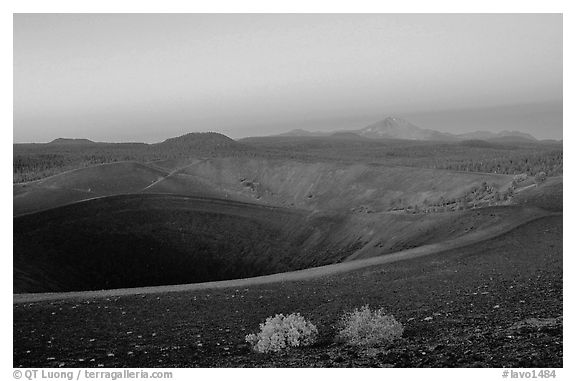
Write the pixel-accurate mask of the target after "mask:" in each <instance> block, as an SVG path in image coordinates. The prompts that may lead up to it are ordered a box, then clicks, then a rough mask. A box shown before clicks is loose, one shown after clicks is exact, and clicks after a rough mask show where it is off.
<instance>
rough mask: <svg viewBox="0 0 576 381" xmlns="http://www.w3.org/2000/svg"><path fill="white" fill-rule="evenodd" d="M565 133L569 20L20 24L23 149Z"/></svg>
mask: <svg viewBox="0 0 576 381" xmlns="http://www.w3.org/2000/svg"><path fill="white" fill-rule="evenodd" d="M387 115H400V116H405V117H406V118H407V119H409V120H410V121H411V122H413V123H415V124H417V125H419V126H420V127H423V128H433V129H438V130H440V131H446V132H469V131H473V130H478V129H484V130H502V129H508V130H520V131H525V132H529V133H532V134H533V135H534V136H536V137H538V138H555V139H560V138H562V16H561V15H558V14H556V15H555V14H546V15H538V14H522V15H513V14H510V15H480V14H476V15H462V14H461V15H442V14H440V15H418V14H406V15H394V14H382V15H378V14H369V15H366V14H348V15H321V14H319V15H303V14H294V15H291V14H277V15H263V14H260V15H240V14H236V15H229V14H212V15H211V14H140V15H130V14H112V15H106V14H104V15H102V14H82V15H75V14H40V15H32V14H19V15H15V16H14V141H15V142H45V141H50V140H52V139H54V138H57V137H78V138H88V139H92V140H96V141H144V142H156V141H161V140H164V139H166V138H168V137H173V136H177V135H181V134H184V133H187V132H194V131H218V132H222V133H225V134H227V135H229V136H231V137H234V138H237V137H243V136H250V135H269V134H274V133H278V132H284V131H286V130H289V129H293V128H305V129H310V130H331V129H352V128H361V127H364V126H365V125H367V124H370V123H372V122H375V121H377V120H379V119H381V118H383V117H385V116H387Z"/></svg>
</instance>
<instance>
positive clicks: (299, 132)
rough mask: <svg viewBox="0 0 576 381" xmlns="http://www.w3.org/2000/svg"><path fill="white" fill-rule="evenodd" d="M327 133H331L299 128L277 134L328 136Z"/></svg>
mask: <svg viewBox="0 0 576 381" xmlns="http://www.w3.org/2000/svg"><path fill="white" fill-rule="evenodd" d="M327 135H330V133H329V132H328V133H326V132H320V131H306V130H303V129H301V128H297V129H295V130H291V131H288V132H285V133H283V134H280V135H277V136H327Z"/></svg>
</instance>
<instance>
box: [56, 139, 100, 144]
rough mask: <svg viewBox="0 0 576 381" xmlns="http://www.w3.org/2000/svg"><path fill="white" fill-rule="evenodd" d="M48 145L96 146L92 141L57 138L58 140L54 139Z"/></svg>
mask: <svg viewBox="0 0 576 381" xmlns="http://www.w3.org/2000/svg"><path fill="white" fill-rule="evenodd" d="M48 144H54V145H57V144H58V145H81V144H96V143H95V142H93V141H92V140H88V139H69V138H58V139H54V140H52V141H51V142H50V143H48Z"/></svg>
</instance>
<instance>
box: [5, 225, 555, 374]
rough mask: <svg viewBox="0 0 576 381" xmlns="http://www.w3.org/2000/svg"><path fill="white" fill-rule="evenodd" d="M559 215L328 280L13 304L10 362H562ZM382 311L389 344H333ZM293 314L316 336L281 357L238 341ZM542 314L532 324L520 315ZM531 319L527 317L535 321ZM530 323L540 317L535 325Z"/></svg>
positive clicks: (550, 364)
mask: <svg viewBox="0 0 576 381" xmlns="http://www.w3.org/2000/svg"><path fill="white" fill-rule="evenodd" d="M562 277H563V272H562V217H561V216H555V217H547V218H543V219H540V220H537V221H534V222H531V223H528V224H527V225H524V226H522V227H520V228H517V229H516V230H514V231H512V232H510V233H507V234H505V235H503V236H500V237H498V238H494V239H492V240H489V241H485V242H483V243H480V244H476V245H473V246H469V247H466V248H463V249H457V250H452V251H448V252H444V253H440V254H437V255H431V256H427V257H422V258H416V259H412V260H407V261H401V262H396V263H392V264H387V265H380V266H375V267H371V268H368V269H363V270H358V271H354V272H350V273H346V274H338V275H336V276H328V277H324V278H318V279H314V280H308V281H295V282H287V283H275V284H268V285H261V286H253V287H249V288H242V289H220V290H203V291H193V292H179V293H167V294H157V295H147V296H142V295H135V296H123V297H114V298H108V299H87V300H65V301H55V302H54V301H53V302H50V301H48V302H39V303H32V304H15V305H14V336H13V342H14V358H13V361H14V366H15V367H59V366H65V367H99V366H105V367H123V366H125V367H217V366H218V367H227V366H234V367H239V366H248V367H260V366H275V367H286V366H290V367H317V366H321V367H331V366H337V367H342V366H344V367H353V366H369V367H376V366H395V367H466V366H472V367H562V365H563V362H562V342H563V336H562ZM367 303H368V304H370V305H371V306H372V307H384V308H385V309H386V310H387V311H388V312H389V313H391V314H393V315H394V316H395V317H396V318H397V319H398V320H399V321H400V322H401V323H402V324H403V325H404V327H405V331H404V335H403V338H402V339H401V340H400V341H398V342H396V343H395V344H393V345H392V346H391V347H387V348H385V347H382V348H373V349H370V350H360V349H356V348H349V347H347V346H345V345H341V344H336V343H334V336H335V333H336V332H335V328H334V325H335V324H336V322H337V320H338V318H339V316H340V315H341V314H342V313H343V312H344V311H348V310H351V309H353V308H355V307H359V306H361V305H364V304H367ZM290 312H300V313H301V314H302V315H304V316H305V317H306V318H308V319H310V320H312V322H313V323H314V324H316V325H317V326H318V329H319V331H320V340H319V342H318V343H317V344H316V345H315V346H313V347H309V348H300V349H297V350H292V351H291V352H288V353H287V354H284V355H262V354H255V353H253V352H251V350H250V348H249V347H248V346H247V345H246V343H245V342H244V336H245V335H246V334H248V333H250V332H254V331H256V330H257V328H258V324H259V323H260V322H261V321H263V320H264V319H265V318H266V317H267V316H270V315H273V314H276V313H290ZM529 318H538V319H550V320H546V321H545V322H548V323H546V324H544V325H542V326H540V327H538V326H536V325H535V324H532V325H530V324H529V323H528V324H522V322H526V319H529ZM534 321H537V320H529V321H528V322H534ZM537 322H538V321H537Z"/></svg>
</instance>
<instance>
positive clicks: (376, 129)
mask: <svg viewBox="0 0 576 381" xmlns="http://www.w3.org/2000/svg"><path fill="white" fill-rule="evenodd" d="M336 134H354V135H357V136H360V137H364V138H369V139H406V140H431V141H478V140H482V141H487V142H496V143H524V142H536V141H537V139H536V138H534V137H533V136H532V135H530V134H527V133H524V132H519V131H502V132H498V133H496V132H489V131H476V132H469V133H465V134H450V133H446V132H440V131H436V130H430V129H424V128H420V127H418V126H416V125H414V124H412V123H410V122H409V121H407V120H405V119H402V118H399V117H394V116H390V117H387V118H385V119H384V120H381V121H379V122H377V123H374V124H371V125H369V126H367V127H364V128H361V129H359V130H347V131H338V132H335V133H332V134H330V133H325V132H310V131H306V130H302V129H296V130H292V131H290V132H287V133H284V134H280V135H278V136H302V137H306V136H334V135H336Z"/></svg>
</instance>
